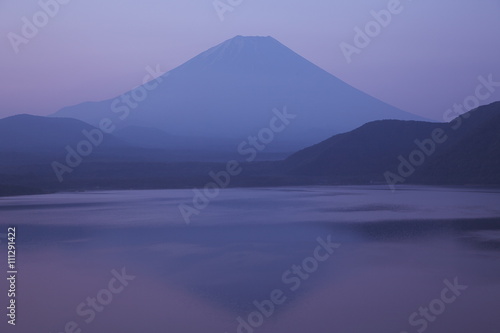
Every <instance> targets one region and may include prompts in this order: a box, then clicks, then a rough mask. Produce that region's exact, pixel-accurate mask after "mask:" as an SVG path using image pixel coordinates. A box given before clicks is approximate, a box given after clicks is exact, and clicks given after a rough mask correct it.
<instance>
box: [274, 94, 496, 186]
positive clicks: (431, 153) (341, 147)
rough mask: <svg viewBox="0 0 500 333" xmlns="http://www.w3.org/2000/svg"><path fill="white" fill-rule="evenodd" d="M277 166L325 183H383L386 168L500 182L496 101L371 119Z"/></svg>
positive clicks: (441, 180)
mask: <svg viewBox="0 0 500 333" xmlns="http://www.w3.org/2000/svg"><path fill="white" fill-rule="evenodd" d="M435 131H438V132H439V133H441V135H435V134H433V133H436V132H435ZM436 138H437V139H436ZM430 140H431V141H432V142H431V141H430ZM422 157H423V158H422ZM403 160H404V161H405V162H403ZM420 160H422V161H423V163H421V161H420ZM414 162H415V163H414ZM401 165H404V166H401ZM279 168H280V169H281V170H282V172H284V173H285V174H289V175H293V176H295V177H312V178H319V179H321V180H322V181H323V182H328V183H365V184H366V183H383V182H386V181H387V178H386V176H387V175H388V173H391V176H390V177H389V179H392V180H394V178H391V177H400V180H403V179H404V181H400V182H397V183H407V182H408V183H423V184H456V185H460V184H462V185H463V184H483V185H484V184H490V185H491V184H500V102H496V103H492V104H490V105H487V106H482V107H479V108H477V109H475V110H472V111H470V112H468V113H466V114H463V115H461V116H459V117H457V118H456V119H455V120H453V121H451V122H450V123H428V122H416V121H398V120H382V121H375V122H371V123H368V124H365V125H363V126H361V127H360V128H357V129H355V130H353V131H351V132H348V133H343V134H339V135H335V136H333V137H331V138H329V139H327V140H325V141H323V142H321V143H319V144H316V145H313V146H311V147H308V148H306V149H303V150H301V151H299V152H297V153H295V154H292V155H291V156H289V157H288V158H287V159H286V160H285V161H283V162H282V163H281V164H280V165H279ZM400 170H403V172H402V173H401V172H400ZM411 170H413V171H411Z"/></svg>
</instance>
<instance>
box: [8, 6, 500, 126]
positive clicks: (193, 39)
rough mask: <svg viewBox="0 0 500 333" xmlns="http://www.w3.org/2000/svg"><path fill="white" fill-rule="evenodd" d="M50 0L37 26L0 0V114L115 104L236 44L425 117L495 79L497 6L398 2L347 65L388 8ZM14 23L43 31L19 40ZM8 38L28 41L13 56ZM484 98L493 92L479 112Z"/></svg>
mask: <svg viewBox="0 0 500 333" xmlns="http://www.w3.org/2000/svg"><path fill="white" fill-rule="evenodd" d="M53 1H55V0H42V1H41V2H42V3H44V2H47V3H51V2H53ZM59 1H60V2H68V3H67V4H61V5H60V6H59V7H60V8H59V9H58V11H57V13H55V15H53V16H54V17H49V19H48V20H45V19H46V18H47V17H48V16H47V15H45V16H44V14H41V13H40V10H41V9H40V3H39V1H37V0H23V1H18V0H0V85H1V90H0V91H1V92H0V94H1V97H0V117H4V116H8V115H12V114H16V113H31V114H40V115H45V114H50V113H53V112H55V111H57V110H58V109H60V108H62V107H64V106H68V105H73V104H78V103H80V102H84V101H89V100H102V99H107V98H111V97H115V96H117V95H119V94H121V93H123V92H125V91H127V90H130V89H131V88H133V87H135V86H136V85H138V84H140V83H142V79H143V77H144V76H145V75H146V74H147V73H146V70H145V68H146V67H147V66H151V67H154V66H156V65H157V64H160V66H161V68H162V69H163V70H164V71H167V70H170V69H172V68H174V67H176V66H178V65H180V64H181V63H183V62H185V61H186V60H188V59H189V58H191V57H193V56H195V55H197V54H198V53H200V52H202V51H204V50H206V49H207V48H209V47H211V46H213V45H215V44H218V43H220V42H222V41H224V40H226V39H229V38H231V37H233V36H235V35H265V36H267V35H270V36H273V37H275V38H276V39H278V40H279V41H281V42H282V43H283V44H285V45H287V46H288V47H290V48H291V49H293V50H294V51H296V52H297V53H299V54H301V55H302V56H304V57H306V58H307V59H309V60H311V61H312V62H314V63H316V64H317V65H319V66H320V67H322V68H324V69H325V70H327V71H329V72H330V73H332V74H334V75H336V76H337V77H339V78H341V79H342V80H344V81H346V82H347V83H349V84H351V85H353V86H355V87H357V88H359V89H361V90H363V91H365V92H367V93H369V94H371V95H373V96H375V97H377V98H380V99H382V100H384V101H386V102H388V103H391V104H393V105H395V106H397V107H399V108H401V109H403V110H406V111H409V112H413V113H416V114H420V115H423V116H427V117H431V118H434V119H441V118H442V114H443V113H444V111H445V110H446V109H447V108H448V107H451V106H452V105H453V104H454V103H462V102H463V100H464V99H465V98H466V97H467V96H469V95H471V94H474V92H475V88H476V86H477V85H478V83H479V82H478V79H477V77H478V76H479V75H483V76H484V77H487V76H488V75H489V74H492V75H493V78H494V79H495V80H496V81H498V82H500V66H499V61H500V42H499V39H498V32H499V31H500V0H458V1H457V0H439V1H431V0H413V1H412V0H401V3H400V7H398V8H399V13H398V14H393V15H392V20H391V22H390V23H389V24H386V27H382V28H381V31H380V32H376V31H375V33H373V35H374V37H373V38H372V40H371V42H370V44H369V45H368V46H366V47H365V48H360V51H359V53H358V54H354V55H353V56H352V62H351V63H350V64H348V63H347V61H346V58H345V57H344V55H343V53H342V51H341V48H340V46H339V45H340V43H342V42H346V43H349V44H354V43H353V40H354V36H355V32H354V28H355V27H356V26H357V27H360V28H362V29H364V28H365V25H366V24H367V23H368V22H369V21H371V20H373V17H372V15H371V13H370V12H371V11H372V10H375V11H379V10H382V9H385V8H387V7H388V4H389V3H391V2H392V1H397V0H382V1H378V0H370V1H368V0H367V1H353V0H342V1H340V0H339V1H335V0H311V1H304V0H243V1H240V0H222V1H221V2H223V3H233V4H236V6H233V8H232V9H233V10H232V11H228V12H225V14H224V21H221V20H220V19H219V15H218V14H217V12H216V10H215V9H214V5H213V0H143V1H131V0H99V1H98V0H85V1H83V0H69V1H68V0H59ZM238 3H240V4H238ZM23 17H25V19H27V20H28V21H29V22H33V20H34V19H35V21H36V22H38V24H39V25H41V26H42V27H40V28H38V32H36V33H33V31H28V34H27V35H26V31H25V34H24V35H23V32H22V29H23V26H24V25H25V23H24V22H23ZM37 20H38V21H37ZM44 20H45V21H47V22H44ZM44 23H47V24H46V25H44ZM24 30H27V29H26V28H25V29H24ZM28 30H29V29H28ZM9 33H14V34H17V36H19V37H20V38H25V36H28V37H29V38H26V39H24V40H23V42H22V43H21V42H19V44H18V51H19V52H17V53H16V52H15V51H14V48H13V47H12V43H11V41H10V40H9V38H10V39H12V38H14V37H12V36H14V35H13V34H10V35H9ZM30 33H31V35H29V34H30ZM9 36H10V37H9ZM16 38H17V37H16ZM19 40H20V39H17V41H19ZM494 100H500V87H498V88H496V90H495V92H494V96H492V97H490V98H489V99H487V100H485V101H484V102H483V103H489V102H492V101H494Z"/></svg>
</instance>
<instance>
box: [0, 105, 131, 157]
mask: <svg viewBox="0 0 500 333" xmlns="http://www.w3.org/2000/svg"><path fill="white" fill-rule="evenodd" d="M94 129H95V127H93V126H91V125H89V124H87V123H85V122H83V121H80V120H76V119H71V118H49V117H41V116H33V115H28V114H21V115H15V116H11V117H7V118H4V119H0V151H3V152H16V153H19V152H28V153H44V152H45V153H46V152H60V151H64V149H65V147H66V146H67V145H72V144H77V143H78V142H79V141H81V140H86V137H85V135H84V134H83V131H86V132H87V133H89V132H91V131H92V130H94ZM103 136H104V138H103V140H102V147H104V148H117V147H126V144H125V143H124V142H122V141H120V140H118V139H116V138H115V137H113V136H112V135H108V134H103Z"/></svg>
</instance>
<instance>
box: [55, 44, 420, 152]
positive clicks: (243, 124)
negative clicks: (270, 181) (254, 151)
mask: <svg viewBox="0 0 500 333" xmlns="http://www.w3.org/2000/svg"><path fill="white" fill-rule="evenodd" d="M160 81H161V82H160ZM156 83H158V86H157V87H156V88H155V89H153V90H148V91H147V98H145V99H144V100H142V101H138V102H137V104H138V105H137V106H136V107H135V108H129V114H128V116H127V119H126V120H125V121H123V122H121V121H119V120H118V117H119V116H120V115H123V114H122V112H125V111H124V110H125V109H124V108H127V106H126V104H125V103H123V102H116V101H115V102H114V103H115V104H114V105H112V104H113V101H114V100H115V99H110V100H106V101H102V102H87V103H83V104H79V105H76V106H72V107H67V108H64V109H62V110H60V111H58V112H56V113H55V114H54V116H57V117H73V118H77V119H80V120H83V121H86V122H88V123H90V124H94V125H95V124H97V123H98V121H99V120H100V119H101V118H103V117H105V116H106V117H108V116H109V115H112V116H113V115H114V117H115V118H116V120H117V121H116V123H117V125H119V126H120V124H121V125H122V126H128V125H135V126H146V127H156V128H159V129H161V130H164V131H165V132H167V133H169V134H171V135H178V136H184V137H186V136H197V137H208V138H214V137H220V138H227V139H230V140H232V141H233V142H234V141H235V139H238V140H241V139H243V138H246V137H247V136H249V135H254V134H256V132H258V131H259V130H261V129H262V128H264V127H268V126H269V122H270V119H271V118H272V116H273V113H272V110H273V108H278V109H282V108H283V107H285V106H286V107H287V109H288V111H289V112H290V113H291V114H294V115H297V117H296V119H294V120H293V121H292V122H291V124H290V125H289V126H288V127H287V128H286V130H284V131H283V132H280V133H279V135H276V136H275V141H288V142H290V143H291V146H292V147H293V148H295V149H297V148H298V147H305V146H306V145H308V144H313V143H314V142H318V141H319V140H322V139H324V138H327V137H329V136H331V135H332V134H334V133H339V132H343V131H347V130H352V129H354V128H355V127H358V126H360V125H362V124H364V123H366V122H368V121H373V120H379V119H402V120H421V118H419V117H418V116H415V115H412V114H409V113H406V112H403V111H401V110H399V109H397V108H395V107H392V106H390V105H388V104H386V103H383V102H381V101H380V100H377V99H375V98H373V97H371V96H369V95H367V94H365V93H363V92H361V91H359V90H357V89H355V88H353V87H352V86H350V85H348V84H346V83H345V82H343V81H341V80H339V79H338V78H336V77H335V76H333V75H331V74H329V73H328V72H326V71H324V70H322V69H321V68H319V67H318V66H316V65H314V64H312V63H311V62H309V61H308V60H306V59H304V58H302V57H301V56H299V55H298V54H296V53H295V52H293V51H292V50H290V49H289V48H287V47H286V46H284V45H283V44H281V43H279V42H278V41H277V40H275V39H273V38H271V37H242V36H237V37H235V38H232V39H230V40H228V41H226V42H223V43H221V44H219V45H217V46H215V47H213V48H211V49H209V50H208V51H206V52H204V53H202V54H200V55H198V56H196V57H195V58H193V59H191V60H189V61H187V62H186V63H184V64H183V65H181V66H179V67H177V68H175V69H173V70H171V71H170V72H168V73H167V74H165V75H163V76H161V77H160V78H158V82H156ZM143 87H144V88H145V86H143ZM139 89H141V88H139ZM145 89H146V88H145ZM126 95H129V96H132V94H131V92H128V93H126ZM118 108H122V109H121V110H122V111H119V110H118ZM113 111H115V112H116V113H113ZM273 144H274V142H273Z"/></svg>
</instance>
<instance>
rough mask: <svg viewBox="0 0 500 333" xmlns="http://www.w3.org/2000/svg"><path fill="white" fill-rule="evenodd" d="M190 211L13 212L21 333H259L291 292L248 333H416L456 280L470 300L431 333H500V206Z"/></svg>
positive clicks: (431, 193)
mask: <svg viewBox="0 0 500 333" xmlns="http://www.w3.org/2000/svg"><path fill="white" fill-rule="evenodd" d="M191 195H192V192H190V191H187V190H179V191H122V192H119V191H116V192H101V193H72V194H55V195H47V196H28V197H17V198H3V199H0V211H1V212H0V213H1V215H0V216H1V220H0V224H2V225H4V226H6V225H8V224H14V225H17V227H18V231H17V233H18V235H17V237H18V247H19V250H18V266H19V277H18V279H19V281H18V288H19V295H18V303H19V305H18V311H19V313H18V314H19V317H18V325H17V326H18V327H17V329H18V330H19V331H20V332H26V333H31V332H48V333H52V332H64V329H65V325H66V324H67V323H68V322H71V321H74V322H75V323H76V324H78V325H79V328H80V329H81V330H82V332H92V333H100V332H103V333H104V332H122V333H129V332H130V333H132V332H145V333H148V332H185V333H190V332H200V331H203V332H208V333H210V332H222V333H223V332H228V333H229V332H237V327H238V325H239V324H238V321H237V318H238V317H241V318H243V319H244V320H246V321H247V322H248V320H249V319H248V318H249V317H248V316H249V315H250V314H251V313H252V312H254V311H257V310H256V306H255V304H254V301H257V302H258V303H259V304H268V303H265V301H266V300H269V299H271V296H270V295H271V293H272V291H273V290H276V289H279V290H280V291H281V292H282V297H281V299H285V300H284V302H283V303H282V304H275V305H274V306H273V307H274V309H273V311H272V312H273V313H272V315H270V316H269V317H266V316H261V317H262V322H263V323H262V325H260V326H259V327H258V328H255V329H253V328H252V327H251V326H246V328H243V326H240V329H239V331H240V332H245V333H247V332H250V331H251V330H254V331H255V332H297V333H298V332H315V333H321V332H325V333H326V332H328V333H330V332H397V333H399V332H401V331H407V332H417V329H419V328H422V327H423V326H422V325H417V324H415V322H414V326H412V325H411V324H410V323H409V320H408V319H409V316H410V315H412V314H413V313H414V312H419V311H420V308H421V307H428V306H429V303H430V302H431V301H433V300H435V299H437V298H440V297H441V292H442V289H443V288H444V286H445V284H444V283H443V281H444V280H445V279H448V280H449V281H453V279H455V277H457V278H458V281H459V283H460V284H465V285H467V286H468V288H467V289H466V290H465V291H463V293H462V295H460V296H459V297H458V298H457V299H456V301H454V302H452V303H451V304H447V305H446V308H445V309H444V310H443V312H442V313H440V314H439V316H434V318H433V319H434V321H428V323H427V326H428V327H427V329H426V332H498V329H499V328H500V319H499V318H500V316H499V313H500V265H499V262H500V212H499V210H498V209H499V208H498V202H499V198H500V193H499V192H495V191H482V190H477V191H476V190H474V191H472V190H460V189H444V188H426V187H416V188H410V187H409V188H405V189H404V190H401V191H397V192H395V193H392V192H390V191H386V190H384V189H382V188H378V187H301V188H281V189H232V190H228V191H223V192H222V193H221V195H220V197H218V198H216V199H214V200H213V201H212V202H211V203H210V206H209V207H207V208H206V209H205V210H204V211H202V212H201V214H200V215H199V216H197V217H196V219H193V223H192V224H191V225H189V226H187V225H185V224H184V222H183V221H182V218H181V217H180V214H179V212H178V209H177V205H178V204H179V203H183V202H186V201H189V200H190V199H191ZM2 228H3V227H2ZM0 232H1V231H0ZM329 235H331V240H332V242H335V243H338V244H340V247H338V248H337V249H335V251H334V252H333V253H332V254H331V255H330V256H329V257H328V258H327V259H325V260H324V261H319V260H316V259H314V260H315V261H316V264H317V265H316V266H317V267H316V266H314V262H313V261H314V260H312V258H315V249H316V248H317V247H318V246H319V245H318V244H319V243H318V240H317V239H318V237H321V238H322V239H323V240H326V239H327V238H328V236H329ZM2 245H3V244H2ZM320 250H321V251H320V252H317V253H316V254H321V255H326V253H327V252H326V251H327V250H325V249H324V248H323V249H320ZM307 258H311V259H309V261H307ZM305 259H306V261H304V260H305ZM304 262H306V264H304ZM294 265H296V266H295V267H302V268H301V271H300V273H296V272H294V271H293V269H294V268H293V267H294ZM304 265H305V266H304ZM2 267H4V266H2ZM122 268H125V269H126V272H127V274H129V275H133V276H135V279H134V280H132V281H130V283H129V285H127V286H126V287H125V288H124V290H123V291H122V292H120V293H118V294H115V295H113V299H112V300H111V301H110V302H109V304H107V305H105V306H103V307H102V308H100V307H98V308H96V309H95V310H94V312H95V318H93V320H92V321H91V322H90V323H86V322H85V319H88V318H89V317H88V316H82V315H79V314H78V313H77V310H76V309H77V307H78V306H79V305H80V304H81V303H82V302H83V303H85V302H87V298H88V297H90V298H96V296H97V295H98V294H99V292H100V291H101V290H103V289H105V288H108V285H109V282H110V279H112V278H113V274H112V272H111V271H112V270H113V269H115V270H117V271H120V270H121V269H122ZM304 268H307V269H309V270H310V273H307V272H306V271H305V270H304ZM313 268H314V269H313ZM288 270H290V272H292V273H289V274H288V275H287V276H288V278H290V277H291V276H293V277H295V278H296V279H298V280H300V285H299V287H298V288H296V290H291V287H292V286H294V285H296V283H292V282H291V280H290V279H288V280H284V279H283V274H284V273H285V272H286V271H288ZM294 281H295V282H297V280H294ZM2 283H3V284H0V286H1V288H2V290H5V288H6V284H5V282H2ZM102 295H103V294H102V293H101V296H102ZM98 310H100V311H98ZM264 312H265V311H264ZM255 318H257V319H258V317H255V316H254V319H255ZM415 318H423V317H422V316H421V315H419V316H418V317H415ZM4 326H5V327H4ZM0 327H1V328H2V331H4V328H7V325H6V323H5V322H2V323H0Z"/></svg>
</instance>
